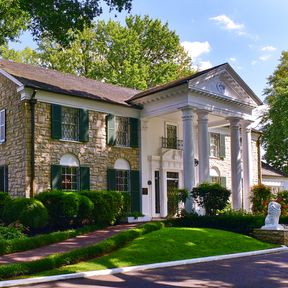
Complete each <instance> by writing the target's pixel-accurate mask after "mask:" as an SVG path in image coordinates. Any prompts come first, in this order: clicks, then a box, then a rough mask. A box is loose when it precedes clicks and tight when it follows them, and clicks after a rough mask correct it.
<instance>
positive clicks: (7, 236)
mask: <svg viewBox="0 0 288 288" xmlns="http://www.w3.org/2000/svg"><path fill="white" fill-rule="evenodd" d="M23 229H24V228H23V227H21V225H20V227H19V226H18V227H17V226H16V227H15V226H13V225H11V224H10V225H9V226H7V227H4V226H0V241H2V240H12V239H25V238H27V237H26V236H25V235H24V234H23V233H22V231H23Z"/></svg>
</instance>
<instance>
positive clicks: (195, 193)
mask: <svg viewBox="0 0 288 288" xmlns="http://www.w3.org/2000/svg"><path fill="white" fill-rule="evenodd" d="M230 194H231V192H230V191H229V190H227V189H226V188H224V187H222V186H221V185H220V184H218V183H202V184H200V185H199V186H198V187H194V188H193V190H192V197H193V198H194V200H195V201H196V203H197V204H198V205H199V206H201V207H202V208H205V211H206V214H207V215H216V212H217V210H222V209H224V208H225V206H226V205H227V203H228V200H229V196H230Z"/></svg>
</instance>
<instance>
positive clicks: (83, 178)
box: [80, 167, 90, 190]
mask: <svg viewBox="0 0 288 288" xmlns="http://www.w3.org/2000/svg"><path fill="white" fill-rule="evenodd" d="M80 190H90V168H89V167H80Z"/></svg>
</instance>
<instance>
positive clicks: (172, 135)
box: [166, 124, 177, 149]
mask: <svg viewBox="0 0 288 288" xmlns="http://www.w3.org/2000/svg"><path fill="white" fill-rule="evenodd" d="M166 136H167V148H172V149H177V126H176V125H171V124H167V125H166Z"/></svg>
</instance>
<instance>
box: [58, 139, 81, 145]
mask: <svg viewBox="0 0 288 288" xmlns="http://www.w3.org/2000/svg"><path fill="white" fill-rule="evenodd" d="M59 141H61V142H69V143H80V144H81V143H84V142H81V141H78V140H66V139H59Z"/></svg>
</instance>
